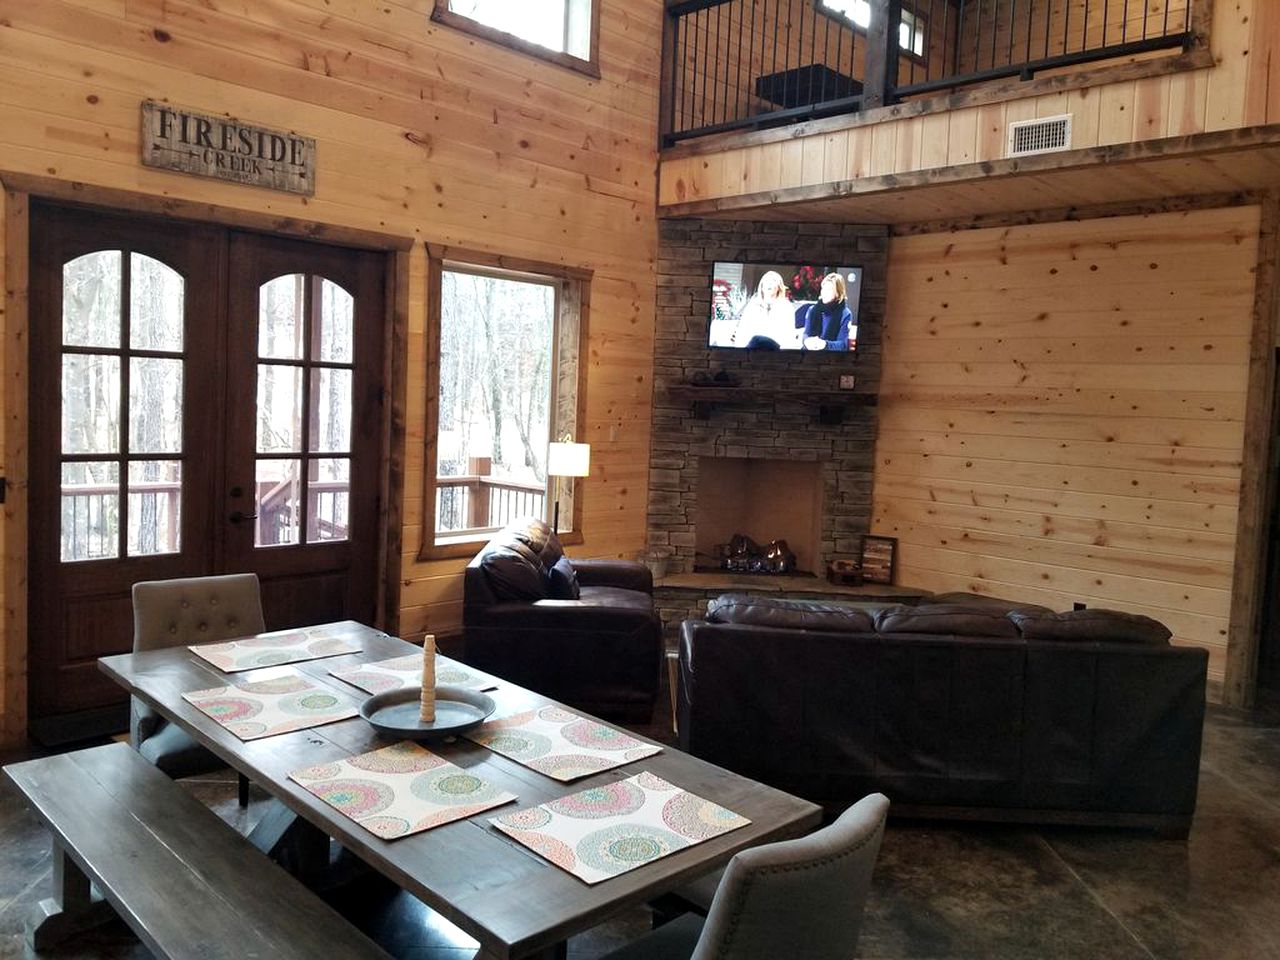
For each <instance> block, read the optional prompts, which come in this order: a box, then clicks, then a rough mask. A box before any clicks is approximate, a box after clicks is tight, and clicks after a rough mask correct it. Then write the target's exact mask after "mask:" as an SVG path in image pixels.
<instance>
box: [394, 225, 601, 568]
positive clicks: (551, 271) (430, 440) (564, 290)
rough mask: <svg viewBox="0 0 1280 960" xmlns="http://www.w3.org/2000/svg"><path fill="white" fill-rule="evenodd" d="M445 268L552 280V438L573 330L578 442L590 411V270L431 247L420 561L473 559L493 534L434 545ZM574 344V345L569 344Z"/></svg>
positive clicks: (576, 521)
mask: <svg viewBox="0 0 1280 960" xmlns="http://www.w3.org/2000/svg"><path fill="white" fill-rule="evenodd" d="M446 270H457V271H459V272H464V273H474V274H479V275H481V276H485V275H487V276H495V277H501V278H503V279H508V280H530V281H534V282H539V283H546V282H547V281H551V282H553V283H555V284H557V286H558V289H557V292H556V298H555V301H556V316H555V318H554V325H553V334H552V335H553V337H554V338H555V344H554V345H555V363H554V365H553V367H552V370H551V398H550V401H551V405H552V414H551V424H550V434H549V436H548V440H554V439H556V438H557V435H558V431H560V430H562V429H564V426H563V425H562V424H561V423H560V422H559V418H558V416H557V413H558V406H559V403H558V398H559V397H560V396H561V391H560V389H559V384H560V383H561V381H562V378H563V373H562V368H563V364H564V362H565V360H564V352H563V348H564V347H565V346H566V340H567V338H570V337H572V333H571V330H572V328H573V327H574V326H576V327H577V337H576V347H577V350H576V357H575V358H574V363H575V365H576V367H575V369H574V371H573V378H574V387H575V390H576V393H577V396H576V398H575V400H574V408H573V418H574V431H575V434H576V436H575V438H576V439H579V440H581V439H582V437H583V436H584V435H585V429H586V409H587V406H586V405H587V365H586V363H585V362H584V361H585V358H586V356H587V335H588V328H589V321H590V313H591V311H590V294H591V279H592V276H593V274H592V271H590V270H585V269H580V268H577V267H567V266H564V265H563V264H553V263H543V262H541V261H536V260H525V259H521V258H518V257H507V256H503V255H500V254H493V253H483V252H478V251H474V250H464V249H459V248H453V247H443V246H434V245H428V248H427V318H426V383H425V389H426V416H425V424H424V429H423V444H424V451H423V463H422V524H421V526H422V538H421V542H420V544H419V547H418V559H419V560H446V559H456V558H459V557H472V556H474V555H475V553H476V549H477V547H478V546H479V545H482V544H484V543H485V542H486V541H487V540H488V539H489V538H490V537H491V536H492V533H491V532H489V531H484V532H479V531H478V532H477V533H476V534H475V536H474V537H466V538H465V539H458V540H455V541H451V542H449V543H436V509H435V503H436V491H437V488H438V485H437V482H436V481H437V479H438V478H437V477H436V471H437V470H438V468H439V461H438V452H439V451H438V446H439V434H440V323H441V309H442V305H443V287H442V280H443V275H444V273H445V271H446ZM570 342H572V341H570ZM588 479H589V478H587V477H576V478H574V479H573V480H572V483H573V500H572V507H571V511H570V516H571V518H572V527H571V529H570V530H569V531H567V532H566V533H564V534H561V535H560V542H561V543H563V544H566V545H573V544H579V543H582V542H584V539H585V538H584V535H583V532H582V516H583V510H582V501H583V497H582V490H583V487H582V484H583V482H584V481H586V480H588ZM547 489H548V498H547V501H546V503H547V506H548V508H549V507H550V504H551V502H552V501H551V494H550V490H551V483H550V478H548V484H547Z"/></svg>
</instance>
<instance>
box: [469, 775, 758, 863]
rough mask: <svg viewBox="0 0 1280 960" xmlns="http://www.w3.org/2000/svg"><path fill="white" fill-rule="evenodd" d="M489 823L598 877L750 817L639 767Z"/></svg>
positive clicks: (650, 859)
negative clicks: (631, 774)
mask: <svg viewBox="0 0 1280 960" xmlns="http://www.w3.org/2000/svg"><path fill="white" fill-rule="evenodd" d="M489 822H490V823H492V824H493V825H494V826H495V827H497V828H498V829H499V830H501V831H502V832H503V833H505V834H506V835H507V836H509V837H511V838H512V839H513V840H516V841H518V842H519V843H521V844H523V845H524V846H526V847H528V848H529V849H530V850H532V851H533V852H534V853H537V854H539V855H540V856H542V857H545V858H546V859H547V860H550V861H551V862H552V863H554V864H555V865H556V866H557V867H560V868H562V869H564V870H567V871H569V873H572V874H573V875H574V876H575V877H577V878H578V879H579V880H584V881H586V882H587V883H599V882H600V881H601V880H608V879H609V878H610V877H616V876H618V874H620V873H626V872H627V871H629V870H634V869H635V868H636V867H642V866H644V865H645V864H646V863H652V862H653V861H654V860H657V859H659V858H661V857H665V856H666V855H667V854H669V853H675V852H676V851H677V850H683V849H684V848H685V847H691V846H693V845H694V844H695V843H701V842H702V841H703V840H709V839H711V838H712V837H718V836H719V835H720V834H722V833H728V832H729V831H730V830H737V829H738V828H739V827H745V826H746V825H747V824H748V823H750V822H751V821H750V820H748V819H747V818H746V817H740V816H738V814H736V813H734V812H733V811H732V810H726V809H725V808H724V807H722V806H720V805H719V804H716V803H712V802H711V801H710V800H704V799H702V797H699V796H695V795H694V794H692V793H689V792H688V791H687V790H681V789H680V788H679V787H676V786H673V785H672V784H670V783H667V781H665V780H663V779H662V778H661V777H657V776H654V775H653V774H652V773H638V774H636V775H635V776H634V777H629V778H628V779H626V780H619V781H617V782H615V783H610V784H606V785H604V786H600V787H592V788H590V789H589V790H583V791H582V792H580V793H574V794H570V795H569V796H567V797H561V798H560V799H559V800H552V801H551V802H550V803H544V804H542V805H540V806H537V807H529V808H528V809H526V810H516V811H514V812H512V813H508V814H504V815H503V816H500V817H494V818H493V819H492V820H490V821H489Z"/></svg>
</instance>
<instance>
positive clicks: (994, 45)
mask: <svg viewBox="0 0 1280 960" xmlns="http://www.w3.org/2000/svg"><path fill="white" fill-rule="evenodd" d="M890 24H894V25H895V29H890V28H889V25H890ZM1193 38H1194V29H1193V10H1192V0H970V2H966V0H912V2H902V0H683V2H677V3H673V4H672V5H670V6H669V7H668V8H667V27H666V36H665V41H664V54H665V56H666V57H667V65H666V74H665V80H664V90H663V96H664V103H663V130H664V133H663V142H664V145H668V146H669V145H671V144H674V143H678V142H680V141H682V140H687V139H690V138H693V137H700V136H705V135H707V134H711V133H720V132H726V131H731V130H743V129H752V128H759V127H765V126H776V125H779V124H783V123H796V122H799V121H802V120H810V119H814V118H817V117H824V116H831V115H835V114H841V113H850V112H854V111H858V110H867V109H870V108H872V107H878V106H883V105H885V104H890V103H895V102H897V101H900V100H902V99H904V98H908V97H913V96H920V95H924V94H929V93H937V92H939V91H946V90H955V89H957V88H960V87H964V86H966V85H969V84H974V83H980V82H982V81H986V80H993V79H998V78H1002V77H1021V78H1022V79H1031V78H1032V77H1033V76H1035V75H1036V74H1038V73H1041V72H1043V71H1046V70H1056V69H1061V68H1066V67H1071V66H1075V65H1079V64H1087V63H1092V62H1096V61H1099V60H1109V59H1114V58H1118V57H1132V56H1136V55H1142V54H1150V53H1153V52H1157V51H1164V50H1172V49H1177V48H1182V49H1184V50H1185V49H1187V48H1188V47H1189V46H1190V45H1191V43H1192V40H1193Z"/></svg>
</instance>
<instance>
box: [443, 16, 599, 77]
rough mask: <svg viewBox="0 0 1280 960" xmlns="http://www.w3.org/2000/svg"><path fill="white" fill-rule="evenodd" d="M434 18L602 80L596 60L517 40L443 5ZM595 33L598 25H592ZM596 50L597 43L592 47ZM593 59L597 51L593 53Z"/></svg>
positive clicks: (490, 40)
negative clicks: (584, 58)
mask: <svg viewBox="0 0 1280 960" xmlns="http://www.w3.org/2000/svg"><path fill="white" fill-rule="evenodd" d="M431 19H432V20H433V21H434V22H436V23H440V24H444V25H445V26H447V27H453V28H454V29H455V30H460V31H462V32H463V33H469V34H471V35H472V36H473V37H479V38H480V39H482V40H488V41H489V42H490V43H496V44H498V45H499V46H502V47H507V48H508V49H510V50H515V51H516V52H518V53H523V54H525V55H526V56H530V57H536V58H537V59H539V60H545V61H547V62H548V63H554V64H555V65H556V66H558V67H564V68H565V69H566V70H573V71H574V72H576V73H582V74H586V75H587V76H588V77H592V78H593V79H596V80H599V79H600V66H599V64H598V63H596V61H595V60H594V59H591V60H583V59H582V58H581V57H575V56H574V55H573V54H571V53H563V52H561V51H559V50H552V49H551V48H549V47H544V46H542V45H541V44H538V43H532V42H530V41H528V40H524V39H522V38H520V37H517V36H516V35H515V34H513V33H507V32H506V31H505V30H498V29H497V28H495V27H490V26H488V25H487V24H483V23H480V22H479V21H476V20H472V19H471V18H470V17H464V16H463V15H462V14H460V13H454V12H453V11H452V10H449V9H447V4H446V5H444V6H441V5H440V4H437V5H436V7H435V9H434V10H432V11H431ZM592 29H593V31H594V29H595V24H594V23H593V24H592ZM592 46H593V47H594V42H593V44H592ZM593 57H594V50H593Z"/></svg>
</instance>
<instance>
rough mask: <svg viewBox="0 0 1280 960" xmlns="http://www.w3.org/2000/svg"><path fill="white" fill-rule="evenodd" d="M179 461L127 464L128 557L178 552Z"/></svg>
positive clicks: (179, 543) (180, 491)
mask: <svg viewBox="0 0 1280 960" xmlns="http://www.w3.org/2000/svg"><path fill="white" fill-rule="evenodd" d="M181 518H182V461H180V460H135V461H134V462H132V463H130V464H129V536H128V543H127V544H126V548H127V550H128V552H129V556H131V557H141V556H148V555H151V554H156V553H177V552H178V551H179V550H180V549H182V540H181V532H182V531H181V526H182V523H181Z"/></svg>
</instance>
